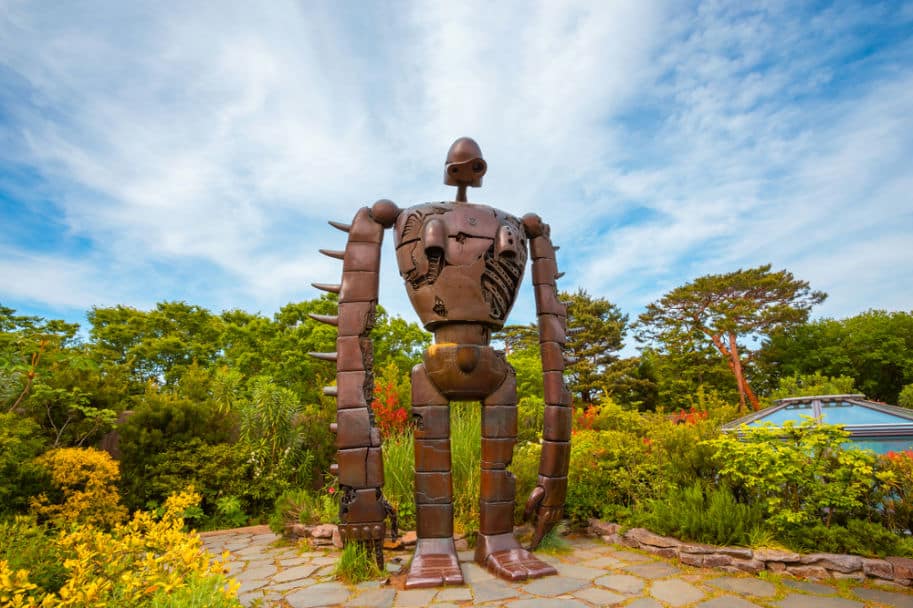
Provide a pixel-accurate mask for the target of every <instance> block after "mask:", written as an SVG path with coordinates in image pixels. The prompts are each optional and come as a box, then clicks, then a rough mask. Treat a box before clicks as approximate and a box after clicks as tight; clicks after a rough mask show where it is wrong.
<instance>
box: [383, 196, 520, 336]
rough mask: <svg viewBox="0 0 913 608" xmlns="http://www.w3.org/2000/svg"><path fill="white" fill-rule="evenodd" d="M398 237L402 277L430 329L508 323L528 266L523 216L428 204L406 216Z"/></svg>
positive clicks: (399, 222) (475, 207) (400, 221)
mask: <svg viewBox="0 0 913 608" xmlns="http://www.w3.org/2000/svg"><path fill="white" fill-rule="evenodd" d="M394 238H395V243H396V257H397V263H398V265H399V271H400V274H401V275H402V277H403V278H404V279H405V281H406V286H407V291H408V292H409V296H410V299H411V300H412V303H413V305H414V306H415V308H416V311H417V312H418V313H419V316H420V317H422V320H423V322H425V325H426V326H428V325H429V324H431V325H434V324H436V323H439V322H444V321H447V320H471V321H478V322H486V323H492V324H498V323H499V322H503V319H504V318H505V317H506V315H507V312H508V311H509V309H510V308H511V306H512V305H513V301H514V299H515V297H516V292H517V289H518V287H519V283H520V280H521V279H522V275H523V269H524V267H525V265H526V255H527V254H526V242H525V236H524V233H523V229H522V226H521V224H520V221H519V220H518V219H517V218H515V217H514V216H512V215H509V214H506V213H504V212H503V211H498V210H497V209H492V208H491V207H487V206H484V205H474V204H469V203H428V204H425V205H419V206H416V207H412V208H410V209H407V210H405V211H404V212H403V213H402V214H400V217H399V218H398V220H397V223H396V227H395V229H394Z"/></svg>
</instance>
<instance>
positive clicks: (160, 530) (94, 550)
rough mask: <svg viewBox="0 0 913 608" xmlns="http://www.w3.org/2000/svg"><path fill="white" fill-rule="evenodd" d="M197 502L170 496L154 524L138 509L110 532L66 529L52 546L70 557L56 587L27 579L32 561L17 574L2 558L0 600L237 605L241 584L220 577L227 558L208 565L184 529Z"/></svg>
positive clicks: (61, 603) (43, 603)
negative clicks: (58, 585) (238, 590)
mask: <svg viewBox="0 0 913 608" xmlns="http://www.w3.org/2000/svg"><path fill="white" fill-rule="evenodd" d="M198 502H199V495H195V494H193V493H192V492H184V493H181V494H178V495H175V496H172V497H169V498H168V500H167V501H166V502H165V505H164V514H163V515H162V517H161V519H158V520H157V519H155V518H154V517H153V516H152V515H151V514H149V513H147V512H142V511H140V512H137V513H136V514H135V515H134V517H133V519H132V520H131V521H130V522H129V523H127V524H122V525H119V526H117V527H116V528H114V529H113V530H112V531H110V532H104V531H102V530H99V529H98V528H96V527H94V526H92V525H77V526H75V527H73V528H71V529H70V530H68V531H65V532H63V533H62V534H61V535H60V536H59V537H58V539H57V541H56V545H57V547H58V549H59V550H60V551H61V552H63V553H64V554H66V555H68V556H69V559H66V560H65V561H64V562H63V563H64V568H65V569H66V580H65V582H64V583H63V584H62V585H61V586H60V589H59V590H54V589H48V588H43V587H40V586H38V585H37V583H36V581H37V579H35V581H32V580H30V577H29V568H30V566H31V564H24V567H22V568H21V569H19V570H15V571H14V570H13V568H12V567H11V566H10V564H9V563H8V562H7V561H5V560H0V598H2V597H7V598H18V599H14V600H12V601H19V602H20V605H28V606H34V605H41V606H131V607H136V608H145V607H149V606H156V607H162V606H175V607H177V606H182V607H183V606H187V605H191V606H192V605H196V606H201V607H202V606H217V607H220V608H221V607H223V606H240V603H239V602H238V601H237V599H236V598H235V593H236V591H237V588H238V584H237V583H235V582H233V581H229V579H226V578H225V577H224V576H223V575H222V571H223V570H224V568H225V558H226V557H227V556H224V557H223V559H222V560H213V559H212V556H211V555H209V554H208V553H206V552H205V551H203V549H202V541H201V540H200V537H199V536H197V535H196V534H187V533H185V532H183V527H184V521H183V518H182V514H183V513H184V512H185V511H187V510H188V509H190V508H192V507H193V505H194V504H196V503H198ZM8 601H9V600H8ZM12 601H11V602H10V603H12ZM13 605H15V604H13Z"/></svg>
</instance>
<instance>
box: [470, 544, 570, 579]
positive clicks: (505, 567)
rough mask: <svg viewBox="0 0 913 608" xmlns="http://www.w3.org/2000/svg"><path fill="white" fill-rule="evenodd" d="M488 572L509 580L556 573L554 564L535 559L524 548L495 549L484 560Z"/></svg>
mask: <svg viewBox="0 0 913 608" xmlns="http://www.w3.org/2000/svg"><path fill="white" fill-rule="evenodd" d="M485 567H486V568H488V570H489V572H491V573H492V574H494V575H496V576H499V577H501V578H503V579H506V580H509V581H522V580H526V579H528V578H539V577H541V576H549V575H552V574H558V571H557V570H555V567H554V566H550V565H549V564H546V563H545V562H543V561H542V560H540V559H537V558H536V557H535V556H534V555H533V554H532V553H530V552H529V551H527V550H526V549H507V550H506V551H495V552H494V553H492V554H491V555H489V556H488V559H487V560H485Z"/></svg>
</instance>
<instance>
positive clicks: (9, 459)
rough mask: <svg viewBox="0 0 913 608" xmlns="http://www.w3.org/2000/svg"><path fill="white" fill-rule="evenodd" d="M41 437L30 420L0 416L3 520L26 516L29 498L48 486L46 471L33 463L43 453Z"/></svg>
mask: <svg viewBox="0 0 913 608" xmlns="http://www.w3.org/2000/svg"><path fill="white" fill-rule="evenodd" d="M40 434H41V429H40V428H39V426H38V425H37V424H35V423H34V422H32V421H31V420H30V419H28V418H25V417H23V416H19V415H17V414H12V413H9V414H7V413H0V516H2V515H10V514H15V513H25V511H26V510H27V509H28V504H29V497H30V496H34V495H36V494H38V493H39V492H40V491H41V489H42V487H45V486H46V485H47V482H48V478H47V473H46V471H45V470H44V469H43V468H42V467H40V466H38V465H37V464H35V463H34V462H33V459H34V458H35V457H36V456H38V455H39V454H41V452H42V451H43V449H44V441H43V440H42V439H41V436H40Z"/></svg>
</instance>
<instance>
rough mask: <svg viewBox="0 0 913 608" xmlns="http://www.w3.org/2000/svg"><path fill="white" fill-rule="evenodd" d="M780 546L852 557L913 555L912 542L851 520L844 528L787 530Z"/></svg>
mask: <svg viewBox="0 0 913 608" xmlns="http://www.w3.org/2000/svg"><path fill="white" fill-rule="evenodd" d="M780 540H782V542H783V544H785V545H787V546H788V547H790V548H791V549H794V550H796V551H824V552H828V553H852V554H855V555H867V556H886V555H913V543H911V542H910V539H909V538H904V537H901V536H899V535H897V534H894V533H893V532H890V531H889V530H886V529H885V528H884V527H883V526H881V525H880V524H877V523H875V522H871V521H863V520H859V519H851V520H849V521H848V522H847V524H846V526H839V525H831V526H825V525H824V524H820V523H818V524H815V525H810V526H796V527H793V528H791V529H789V530H788V531H786V532H785V533H784V534H783V535H782V536H781V539H780Z"/></svg>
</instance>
